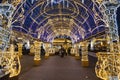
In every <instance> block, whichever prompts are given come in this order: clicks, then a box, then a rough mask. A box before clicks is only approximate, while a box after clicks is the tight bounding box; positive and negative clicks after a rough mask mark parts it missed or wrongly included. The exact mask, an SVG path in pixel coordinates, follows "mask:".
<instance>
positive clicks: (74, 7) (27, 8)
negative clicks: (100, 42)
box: [13, 0, 106, 42]
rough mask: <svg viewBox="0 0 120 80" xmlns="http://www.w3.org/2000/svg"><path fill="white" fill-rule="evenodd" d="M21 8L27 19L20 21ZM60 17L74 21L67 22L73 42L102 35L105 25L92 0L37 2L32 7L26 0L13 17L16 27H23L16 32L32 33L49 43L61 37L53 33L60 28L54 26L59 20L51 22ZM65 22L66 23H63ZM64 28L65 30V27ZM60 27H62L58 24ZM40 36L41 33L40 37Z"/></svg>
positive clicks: (39, 0) (37, 0) (47, 0)
mask: <svg viewBox="0 0 120 80" xmlns="http://www.w3.org/2000/svg"><path fill="white" fill-rule="evenodd" d="M51 2H52V4H53V5H52V6H51ZM21 9H24V13H23V16H24V18H23V19H22V20H21V21H20V20H19V17H20V15H21V13H19V11H20V10H21ZM96 14H97V15H96ZM60 18H65V19H66V18H68V19H69V20H73V21H71V22H70V23H68V22H66V23H67V24H68V25H69V26H68V27H69V29H70V33H69V35H66V36H70V38H71V40H73V42H78V41H81V40H84V39H87V38H89V37H91V36H93V35H95V34H97V33H100V32H103V31H104V30H105V26H106V25H105V23H104V21H103V19H102V18H103V16H102V14H101V12H100V10H99V9H98V7H97V5H94V3H93V2H92V1H91V0H84V3H82V2H80V1H79V2H77V1H74V0H46V1H41V0H34V1H33V4H31V0H26V2H25V3H24V4H23V6H20V7H19V6H18V8H17V10H16V12H15V13H14V17H13V21H14V23H13V24H14V25H16V26H17V24H18V23H23V25H22V28H19V29H16V27H15V28H14V27H13V29H14V30H18V31H24V30H25V31H27V32H31V31H32V32H31V33H29V34H31V35H32V36H33V37H35V38H39V39H40V40H42V41H47V42H50V41H51V40H53V39H54V38H55V37H56V36H60V35H56V34H57V33H55V31H54V30H55V29H57V28H54V23H55V24H58V23H60V21H58V22H54V21H53V23H52V22H49V20H50V19H51V20H52V19H60ZM62 21H63V22H64V20H62ZM61 26H63V28H65V25H61ZM57 27H58V28H60V26H59V25H58V26H57ZM41 29H42V31H41ZM29 30H31V31H29ZM37 30H39V31H41V32H39V31H37ZM56 32H57V31H56ZM38 33H41V34H40V35H39V34H38ZM38 35H39V37H38Z"/></svg>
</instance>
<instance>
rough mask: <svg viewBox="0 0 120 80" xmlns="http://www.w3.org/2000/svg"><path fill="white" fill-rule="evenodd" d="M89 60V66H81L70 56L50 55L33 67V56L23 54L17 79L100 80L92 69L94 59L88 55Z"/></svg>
mask: <svg viewBox="0 0 120 80" xmlns="http://www.w3.org/2000/svg"><path fill="white" fill-rule="evenodd" d="M89 60H90V66H89V67H88V68H83V67H82V66H81V62H80V60H75V58H74V57H72V56H65V57H64V58H61V57H60V56H51V57H49V59H47V60H45V59H43V60H42V62H41V65H40V66H38V67H35V66H34V65H33V56H23V59H21V63H22V71H21V74H20V76H19V80H100V79H98V78H97V77H96V75H95V71H94V66H95V62H96V59H95V58H92V57H89Z"/></svg>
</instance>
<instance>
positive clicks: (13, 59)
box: [0, 0, 21, 77]
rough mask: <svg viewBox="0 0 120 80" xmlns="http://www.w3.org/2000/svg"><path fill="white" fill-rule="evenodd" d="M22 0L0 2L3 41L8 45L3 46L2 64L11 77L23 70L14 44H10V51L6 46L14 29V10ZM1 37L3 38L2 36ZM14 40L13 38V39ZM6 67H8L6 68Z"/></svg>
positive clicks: (0, 27)
mask: <svg viewBox="0 0 120 80" xmlns="http://www.w3.org/2000/svg"><path fill="white" fill-rule="evenodd" d="M20 2H21V1H20V0H12V2H11V1H8V0H3V2H2V3H0V15H1V16H2V18H1V20H0V22H2V23H1V24H0V31H1V32H0V33H2V34H1V36H2V40H1V42H2V43H5V44H6V45H5V46H4V47H3V51H1V53H0V55H2V57H0V59H1V63H0V64H1V65H2V67H3V70H4V69H5V73H7V72H8V73H10V77H13V76H17V75H18V74H19V73H20V71H21V65H20V61H19V57H18V55H17V54H18V53H15V52H14V46H13V44H11V45H10V51H6V47H7V46H8V44H10V38H11V36H12V33H11V32H12V29H11V22H12V15H13V12H14V10H15V9H16V6H17V5H18V4H19V3H20ZM0 39H1V38H0ZM5 39H6V40H5ZM11 40H12V39H11ZM4 60H6V62H5V61H4ZM4 67H6V68H4Z"/></svg>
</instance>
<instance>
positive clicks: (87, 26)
mask: <svg viewBox="0 0 120 80" xmlns="http://www.w3.org/2000/svg"><path fill="white" fill-rule="evenodd" d="M65 1H66V0H65ZM84 2H85V1H83V2H77V1H73V0H69V6H70V4H72V5H74V7H75V8H74V10H75V11H74V12H75V13H74V14H72V16H71V17H70V18H71V19H74V20H75V23H76V24H77V26H82V27H84V29H85V30H86V33H85V38H87V37H88V36H91V35H94V34H95V33H97V32H99V30H101V29H102V28H103V29H104V28H105V26H106V25H105V23H104V20H103V19H102V16H100V15H101V13H99V14H100V15H99V14H98V15H95V13H96V12H97V11H96V10H95V9H94V10H92V8H94V7H95V6H96V5H94V4H93V2H91V4H93V5H91V6H92V8H89V7H88V6H86V4H84ZM27 3H29V2H27ZM29 4H30V3H29ZM46 4H47V3H46V1H37V2H36V3H35V2H34V4H31V5H28V4H24V5H26V6H30V7H31V8H28V9H29V10H27V12H25V13H24V15H25V16H26V17H25V18H24V19H26V18H29V19H31V21H32V22H31V23H30V27H25V28H24V29H26V30H28V32H29V33H30V34H31V35H34V36H37V33H36V29H38V28H40V27H41V26H42V27H44V25H45V24H46V23H47V21H48V19H50V18H53V17H61V15H60V14H58V15H57V14H56V15H52V16H51V15H48V14H46V13H45V12H44V11H42V12H41V10H39V9H36V8H38V7H39V8H40V9H42V8H45V7H43V6H46ZM58 5H59V4H58ZM22 8H23V9H24V7H22ZM51 8H52V7H51ZM65 8H66V9H67V10H69V8H67V7H64V9H65ZM79 8H81V9H83V10H84V12H85V13H86V15H82V14H80V11H79ZM35 10H37V11H38V12H39V15H36V17H35V16H33V14H34V13H35ZM43 10H45V9H43ZM58 10H59V9H58ZM77 10H78V11H77ZM47 11H48V10H47ZM69 11H70V10H69ZM26 13H27V14H26ZM75 14H76V15H79V17H76V15H75ZM18 15H19V13H18ZM64 16H65V14H64V15H62V17H64ZM44 17H45V18H44ZM65 17H66V16H65ZM89 17H91V19H92V20H93V21H92V22H93V23H94V26H92V24H90V23H89V21H90V20H89V19H88V18H89ZM95 17H96V19H95V20H94V18H95ZM83 18H84V19H83ZM16 19H17V18H16ZM39 19H42V20H39ZM80 19H83V21H82V20H80ZM22 21H24V20H22ZM26 21H27V19H26V20H25V22H26ZM95 21H97V22H95ZM101 22H102V23H103V24H102V25H100V23H101ZM35 25H36V26H35ZM34 26H35V28H34ZM29 28H30V30H33V31H29ZM33 28H34V29H33ZM97 29H98V30H97ZM22 30H23V29H21V31H22ZM73 31H74V29H73ZM73 33H74V32H73ZM79 34H80V33H78V32H77V33H76V34H75V35H76V36H78V37H80V35H79ZM43 38H44V37H43ZM80 40H81V38H80V39H79V40H77V41H80ZM46 41H49V40H46ZM75 42H76V41H75Z"/></svg>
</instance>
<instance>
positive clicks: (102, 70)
mask: <svg viewBox="0 0 120 80" xmlns="http://www.w3.org/2000/svg"><path fill="white" fill-rule="evenodd" d="M101 1H102V0H101ZM117 2H118V3H117ZM101 3H102V5H104V6H105V9H104V10H103V13H104V15H103V16H107V18H106V21H107V23H108V24H107V23H106V24H107V27H108V28H109V30H108V31H106V41H108V42H109V43H108V44H109V47H110V51H108V52H99V53H97V57H98V61H97V63H96V66H95V72H96V75H97V76H98V77H99V78H101V79H104V80H113V79H114V80H119V79H120V70H119V69H120V66H119V65H120V62H119V61H120V53H119V51H120V49H119V45H118V44H119V36H118V32H117V31H118V29H117V25H116V20H115V19H116V18H115V17H116V12H115V11H116V10H115V9H116V8H117V6H118V4H119V1H118V0H108V1H105V0H103V1H102V2H101ZM101 3H100V6H101ZM113 41H116V42H113ZM107 46H108V45H107ZM116 49H117V50H116Z"/></svg>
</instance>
